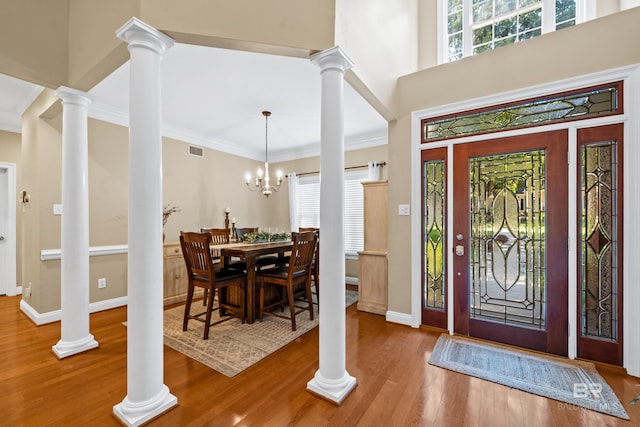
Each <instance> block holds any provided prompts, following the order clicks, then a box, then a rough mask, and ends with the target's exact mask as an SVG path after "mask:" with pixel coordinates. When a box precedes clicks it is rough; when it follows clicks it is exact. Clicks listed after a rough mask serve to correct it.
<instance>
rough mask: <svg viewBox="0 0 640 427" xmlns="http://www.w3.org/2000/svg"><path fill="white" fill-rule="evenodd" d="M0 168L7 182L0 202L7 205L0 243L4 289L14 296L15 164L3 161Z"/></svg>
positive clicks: (15, 266) (15, 290)
mask: <svg viewBox="0 0 640 427" xmlns="http://www.w3.org/2000/svg"><path fill="white" fill-rule="evenodd" d="M0 169H2V170H5V171H6V174H7V182H6V189H5V190H3V191H5V194H6V198H5V200H2V201H1V202H2V203H3V204H5V206H7V209H8V211H7V224H6V227H7V229H6V231H5V234H4V237H5V239H4V241H3V242H2V243H0V244H2V245H5V248H6V250H5V251H4V252H5V256H4V258H5V259H4V263H5V265H7V266H8V268H7V271H6V272H5V275H4V280H6V284H5V285H6V288H5V289H4V291H5V292H6V295H7V296H14V295H16V294H17V291H18V288H17V282H16V269H17V264H16V251H17V245H16V239H17V232H16V230H17V225H16V200H17V195H16V165H15V163H3V162H0Z"/></svg>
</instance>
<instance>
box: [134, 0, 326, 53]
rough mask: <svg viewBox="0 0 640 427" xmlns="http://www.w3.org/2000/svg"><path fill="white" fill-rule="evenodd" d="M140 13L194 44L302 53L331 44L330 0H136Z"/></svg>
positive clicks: (145, 18)
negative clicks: (199, 40)
mask: <svg viewBox="0 0 640 427" xmlns="http://www.w3.org/2000/svg"><path fill="white" fill-rule="evenodd" d="M140 15H141V16H140V18H141V19H142V20H143V21H145V22H147V23H148V24H150V25H153V26H154V27H155V28H158V29H160V30H162V31H164V32H166V33H167V34H169V35H170V36H172V37H175V38H176V41H181V42H186V41H187V40H190V42H192V43H194V44H211V45H213V46H217V47H229V46H231V45H232V46H234V47H235V48H243V49H246V50H257V51H265V52H268V51H273V49H276V50H277V49H281V52H282V51H284V50H286V49H291V51H292V53H293V52H294V51H295V50H296V49H299V50H300V51H299V53H300V54H302V53H303V52H306V54H305V56H306V55H308V53H309V52H311V51H319V50H324V49H326V48H329V47H331V46H333V44H334V21H335V16H334V1H333V0H318V1H313V2H291V1H287V0H269V1H263V2H255V1H251V0H237V1H233V2H229V1H226V0H209V1H203V0H183V1H180V2H176V1H173V0H140ZM190 35H193V36H197V37H201V38H202V42H203V43H200V42H196V40H195V39H192V38H191V36H190Z"/></svg>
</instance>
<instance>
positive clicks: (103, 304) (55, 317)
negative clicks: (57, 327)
mask: <svg viewBox="0 0 640 427" xmlns="http://www.w3.org/2000/svg"><path fill="white" fill-rule="evenodd" d="M127 302H128V298H127V297H126V296H124V297H118V298H112V299H108V300H104V301H98V302H92V303H91V304H89V313H96V312H98V311H104V310H111V309H112V308H117V307H122V306H125V305H127ZM20 311H22V312H23V313H24V314H25V315H26V316H27V317H28V318H29V319H31V321H32V322H33V323H35V324H36V325H38V326H40V325H46V324H47V323H53V322H59V321H60V320H61V319H62V310H54V311H49V312H46V313H39V312H37V311H36V310H35V309H34V308H33V307H31V305H29V303H27V302H26V301H25V300H20Z"/></svg>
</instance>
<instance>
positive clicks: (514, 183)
mask: <svg viewBox="0 0 640 427" xmlns="http://www.w3.org/2000/svg"><path fill="white" fill-rule="evenodd" d="M544 159H545V153H544V150H533V151H528V152H523V153H509V154H500V155H494V156H481V157H474V158H471V159H469V178H470V183H469V193H470V199H469V205H470V232H471V234H470V236H469V238H470V247H469V252H470V255H469V257H470V264H471V269H470V270H471V271H470V274H471V278H470V281H469V282H470V289H469V294H470V298H471V303H470V304H471V305H470V307H471V310H470V317H472V318H476V319H485V320H490V321H495V322H500V323H504V324H507V325H518V326H522V327H528V328H534V329H544V328H545V326H546V325H545V313H546V311H545V298H546V294H545V286H544V284H545V281H546V269H545V260H546V257H545V232H544V230H545V161H544Z"/></svg>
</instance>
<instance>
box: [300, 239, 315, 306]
mask: <svg viewBox="0 0 640 427" xmlns="http://www.w3.org/2000/svg"><path fill="white" fill-rule="evenodd" d="M298 231H299V232H301V233H303V232H307V231H313V232H314V233H316V236H318V242H317V243H316V253H315V254H314V255H313V261H312V262H311V276H312V277H313V284H314V287H315V290H316V300H317V302H318V303H320V229H319V228H316V227H299V228H298Z"/></svg>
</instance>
